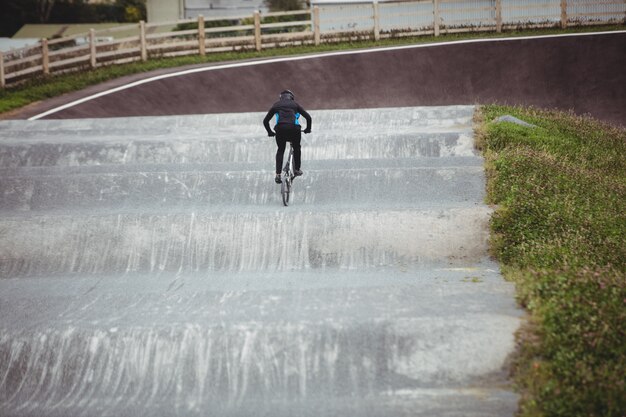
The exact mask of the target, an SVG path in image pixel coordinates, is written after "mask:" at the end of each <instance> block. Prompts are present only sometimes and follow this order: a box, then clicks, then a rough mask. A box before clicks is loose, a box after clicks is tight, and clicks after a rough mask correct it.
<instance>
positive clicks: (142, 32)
mask: <svg viewBox="0 0 626 417" xmlns="http://www.w3.org/2000/svg"><path fill="white" fill-rule="evenodd" d="M139 48H140V49H141V60H142V61H143V62H146V61H147V60H148V48H147V46H146V22H144V21H143V20H140V21H139Z"/></svg>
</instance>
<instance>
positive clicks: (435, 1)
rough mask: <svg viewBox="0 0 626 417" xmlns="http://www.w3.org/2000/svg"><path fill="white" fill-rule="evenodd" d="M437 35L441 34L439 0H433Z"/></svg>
mask: <svg viewBox="0 0 626 417" xmlns="http://www.w3.org/2000/svg"><path fill="white" fill-rule="evenodd" d="M433 15H434V30H435V36H439V0H433Z"/></svg>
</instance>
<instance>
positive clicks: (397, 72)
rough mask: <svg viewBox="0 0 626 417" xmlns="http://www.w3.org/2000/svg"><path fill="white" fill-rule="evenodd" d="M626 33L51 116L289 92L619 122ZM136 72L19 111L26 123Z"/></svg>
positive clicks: (234, 79) (372, 104) (397, 54)
mask: <svg viewBox="0 0 626 417" xmlns="http://www.w3.org/2000/svg"><path fill="white" fill-rule="evenodd" d="M624 68H626V33H615V34H601V35H592V36H564V37H551V38H543V39H513V40H506V41H502V42H479V43H463V44H448V45H446V44H444V45H439V46H432V47H423V48H407V49H395V50H385V51H377V52H371V53H354V54H342V55H330V56H324V57H318V58H312V59H311V58H309V59H299V60H290V61H286V62H269V63H261V64H258V65H251V66H245V67H238V68H228V69H220V70H211V71H204V72H198V73H193V74H187V75H180V76H176V77H171V78H166V79H162V80H158V81H153V82H149V83H145V84H142V85H139V86H136V87H133V88H129V89H125V90H123V91H119V92H116V93H113V94H109V95H106V96H102V97H100V98H97V99H94V100H90V101H87V102H85V103H83V104H80V105H77V106H74V107H71V108H68V109H66V110H63V111H60V112H57V113H55V114H52V115H50V116H48V118H83V117H116V116H148V115H172V114H198V113H225V112H248V111H263V110H266V108H267V107H268V106H269V105H270V104H271V103H272V102H273V101H274V99H275V98H276V96H277V92H278V91H280V90H281V89H283V88H290V89H292V90H294V91H295V92H296V95H297V99H298V101H299V102H300V103H301V104H302V105H303V106H304V107H305V108H307V109H311V110H314V109H356V108H376V107H395V106H424V105H450V104H475V103H490V102H499V103H507V104H525V105H534V106H539V107H549V108H553V107H555V108H560V109H564V110H569V109H572V110H574V111H575V112H576V113H578V114H585V113H589V114H591V115H592V116H594V117H597V118H599V119H602V120H605V121H608V122H612V123H615V124H620V125H623V126H626V71H624ZM180 70H181V69H180V68H178V69H176V70H171V69H170V70H168V71H161V72H153V73H149V74H142V75H135V76H132V77H127V78H125V79H120V80H115V81H112V82H109V83H106V84H102V85H100V86H95V87H91V88H89V89H87V90H84V91H81V92H77V93H73V94H68V95H66V96H63V97H60V98H56V99H52V100H49V101H46V102H43V103H39V104H38V105H35V106H32V107H30V108H29V109H28V110H24V111H22V112H18V113H17V114H15V115H14V116H13V117H16V118H27V117H30V116H33V115H36V114H39V113H42V112H43V111H46V110H48V109H51V108H54V107H57V106H59V105H62V104H65V103H69V102H71V101H73V100H76V99H78V98H82V97H86V96H88V95H90V94H94V93H95V92H98V91H103V90H106V89H108V88H112V87H114V86H119V85H122V84H124V83H127V82H129V81H133V80H137V79H140V78H147V77H152V76H154V75H158V74H161V73H167V72H170V73H171V72H173V71H180Z"/></svg>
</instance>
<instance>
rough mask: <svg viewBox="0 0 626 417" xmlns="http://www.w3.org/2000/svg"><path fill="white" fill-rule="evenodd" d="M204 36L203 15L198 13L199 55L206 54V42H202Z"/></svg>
mask: <svg viewBox="0 0 626 417" xmlns="http://www.w3.org/2000/svg"><path fill="white" fill-rule="evenodd" d="M205 37H206V33H205V32H204V16H202V15H198V51H199V52H200V56H204V55H206V43H205V42H204V39H205Z"/></svg>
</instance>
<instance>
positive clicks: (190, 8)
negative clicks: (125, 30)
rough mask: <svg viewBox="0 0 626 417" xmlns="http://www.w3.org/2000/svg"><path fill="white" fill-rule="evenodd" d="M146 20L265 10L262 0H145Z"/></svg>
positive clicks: (221, 15) (158, 20)
mask: <svg viewBox="0 0 626 417" xmlns="http://www.w3.org/2000/svg"><path fill="white" fill-rule="evenodd" d="M146 9H147V12H148V22H150V23H155V22H172V21H176V20H179V19H188V18H194V17H197V16H198V15H203V16H204V17H207V18H211V17H240V16H247V15H250V16H252V14H254V11H255V10H260V11H261V12H267V7H265V6H264V4H263V0H147V1H146Z"/></svg>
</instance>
